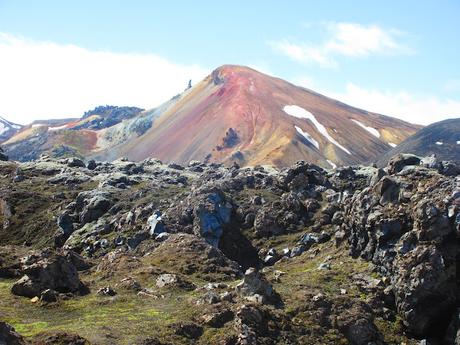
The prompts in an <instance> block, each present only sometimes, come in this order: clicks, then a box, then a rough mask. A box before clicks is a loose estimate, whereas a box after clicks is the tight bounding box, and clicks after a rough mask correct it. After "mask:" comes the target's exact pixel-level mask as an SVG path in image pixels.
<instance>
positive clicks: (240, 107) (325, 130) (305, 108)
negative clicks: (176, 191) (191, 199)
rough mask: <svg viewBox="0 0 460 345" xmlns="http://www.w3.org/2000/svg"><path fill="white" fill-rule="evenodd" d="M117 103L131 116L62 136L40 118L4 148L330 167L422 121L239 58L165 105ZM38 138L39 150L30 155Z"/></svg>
mask: <svg viewBox="0 0 460 345" xmlns="http://www.w3.org/2000/svg"><path fill="white" fill-rule="evenodd" d="M293 107H294V108H293ZM102 108H104V107H101V109H102ZM111 109H112V108H110V109H108V108H107V109H106V110H107V111H108V112H110V111H113V109H115V111H116V112H117V113H120V111H122V113H123V115H122V116H121V117H120V118H117V119H116V120H115V119H114V117H113V116H112V115H110V114H109V115H108V116H105V115H100V114H90V113H85V115H84V116H83V117H82V118H80V119H78V120H75V121H73V122H69V123H68V124H67V125H62V128H59V126H56V127H57V128H53V130H54V133H50V131H49V130H48V129H47V128H46V127H43V128H41V129H40V130H38V129H36V128H32V129H31V127H34V126H35V127H38V126H39V123H37V124H35V125H32V126H28V127H26V128H25V129H24V130H23V131H21V132H20V133H18V134H17V135H15V137H13V138H11V139H9V140H8V141H6V142H5V143H4V145H5V149H6V151H7V152H8V154H9V155H10V157H12V159H16V160H29V159H34V158H35V159H36V158H38V156H39V155H40V154H41V153H47V154H51V155H54V156H56V155H58V156H59V155H61V156H62V155H64V156H65V155H71V154H72V155H76V156H79V157H81V158H87V159H89V158H96V159H102V160H113V159H117V158H120V157H123V156H127V157H128V158H129V159H132V160H143V159H146V158H153V157H154V158H159V159H162V160H164V161H170V162H171V161H175V162H177V163H181V164H186V163H188V162H189V161H191V160H201V161H206V162H222V163H226V164H231V163H232V162H237V163H238V164H240V165H258V164H272V165H276V166H287V165H290V164H292V163H294V162H295V161H297V160H307V161H310V162H313V163H315V164H319V165H320V166H322V167H325V168H331V167H335V166H339V165H350V164H358V163H363V162H367V161H372V160H375V159H377V157H378V156H380V155H381V154H383V153H384V152H386V151H388V150H389V149H390V148H391V147H390V145H395V144H397V143H399V142H401V141H403V140H404V139H405V138H406V137H408V136H409V135H411V134H413V133H415V132H416V131H417V130H418V129H419V128H420V126H418V125H413V124H409V123H407V122H404V121H402V120H398V119H395V118H391V117H388V116H385V115H380V114H376V113H371V112H368V111H365V110H362V109H358V108H354V107H352V106H349V105H346V104H345V103H342V102H340V101H336V100H333V99H331V98H329V97H327V96H323V95H321V94H319V93H317V92H315V91H313V90H309V89H306V88H303V87H298V86H295V85H294V84H292V83H290V82H287V81H284V80H282V79H280V78H277V77H271V76H268V75H266V74H263V73H260V72H258V71H256V70H254V69H252V68H249V67H245V66H237V65H223V66H221V67H219V68H217V69H215V70H214V71H212V72H211V73H210V74H209V75H208V76H207V77H206V78H204V79H203V80H202V81H201V82H199V83H198V84H196V85H195V86H193V87H192V88H187V89H186V90H185V91H184V92H182V93H181V94H179V95H176V96H174V97H173V98H171V99H170V100H169V101H167V102H165V103H164V104H162V105H160V106H159V107H157V108H154V109H151V110H143V109H140V108H136V107H113V109H112V110H111ZM289 109H291V110H292V109H295V110H294V113H292V111H291V113H289ZM102 110H103V109H102ZM299 111H300V112H302V114H303V115H301V116H300V117H299V116H297V115H296V112H297V113H298V112H299ZM27 131H28V132H27ZM31 143H32V144H33V145H34V149H35V151H34V154H33V155H26V153H25V150H27V148H29V147H30V144H31ZM312 143H313V144H312ZM56 147H59V148H60V149H58V150H56ZM61 147H62V148H63V149H61Z"/></svg>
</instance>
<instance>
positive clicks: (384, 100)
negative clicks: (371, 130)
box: [324, 83, 460, 125]
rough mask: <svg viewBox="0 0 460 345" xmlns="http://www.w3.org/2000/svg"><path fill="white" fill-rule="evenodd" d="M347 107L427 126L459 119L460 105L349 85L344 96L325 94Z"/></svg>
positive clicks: (341, 94) (406, 93) (343, 93)
mask: <svg viewBox="0 0 460 345" xmlns="http://www.w3.org/2000/svg"><path fill="white" fill-rule="evenodd" d="M324 94H325V95H327V96H329V97H332V98H334V99H337V100H340V101H342V102H344V103H346V104H349V105H352V106H355V107H358V108H361V109H365V110H367V111H372V112H376V113H380V114H384V115H389V116H393V117H397V118H400V119H402V120H405V121H408V122H411V123H417V124H422V125H428V124H430V123H433V122H437V121H441V120H444V119H447V118H458V117H460V101H457V100H453V99H440V98H437V97H422V96H415V95H412V94H410V93H409V92H407V91H398V92H384V91H380V90H368V89H365V88H361V87H359V86H357V85H355V84H352V83H349V84H347V86H346V89H345V92H342V93H337V92H327V91H326V92H324Z"/></svg>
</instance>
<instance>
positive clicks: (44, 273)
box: [11, 254, 87, 298]
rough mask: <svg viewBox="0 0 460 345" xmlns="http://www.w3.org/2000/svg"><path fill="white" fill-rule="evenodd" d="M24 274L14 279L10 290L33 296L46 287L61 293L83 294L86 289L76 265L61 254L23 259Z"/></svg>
mask: <svg viewBox="0 0 460 345" xmlns="http://www.w3.org/2000/svg"><path fill="white" fill-rule="evenodd" d="M22 271H23V272H24V276H23V277H22V278H21V279H19V280H18V281H16V282H15V283H14V284H13V286H12V288H11V292H12V293H13V294H15V295H18V296H25V297H30V298H32V297H35V296H40V295H41V293H42V292H43V291H45V290H47V289H51V290H55V291H57V292H61V293H68V292H70V293H77V294H84V293H85V292H86V291H87V288H86V287H85V285H84V284H83V283H82V282H81V281H80V278H79V275H78V271H77V269H76V267H75V266H74V265H73V264H72V263H71V262H69V260H68V259H67V258H66V257H65V256H62V255H55V254H50V255H46V254H45V255H43V256H41V257H38V258H35V257H28V258H26V259H25V260H24V263H23V267H22Z"/></svg>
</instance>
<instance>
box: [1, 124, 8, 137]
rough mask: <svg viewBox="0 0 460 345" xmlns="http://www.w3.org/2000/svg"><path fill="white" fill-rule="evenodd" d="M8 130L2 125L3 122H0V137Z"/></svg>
mask: <svg viewBox="0 0 460 345" xmlns="http://www.w3.org/2000/svg"><path fill="white" fill-rule="evenodd" d="M7 130H8V128H7V127H6V126H5V125H4V123H3V122H0V135H2V134H3V133H5V132H6V131H7Z"/></svg>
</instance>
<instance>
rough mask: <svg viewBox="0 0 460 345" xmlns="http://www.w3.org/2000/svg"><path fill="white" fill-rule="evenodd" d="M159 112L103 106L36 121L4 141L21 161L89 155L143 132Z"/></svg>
mask: <svg viewBox="0 0 460 345" xmlns="http://www.w3.org/2000/svg"><path fill="white" fill-rule="evenodd" d="M155 114H156V112H155V110H152V111H144V110H143V109H140V108H136V107H116V106H100V107H96V108H95V109H93V110H90V111H87V112H85V114H84V115H83V116H82V117H81V118H80V119H60V120H40V121H34V122H33V123H32V124H30V125H28V126H25V127H23V128H22V130H21V131H20V132H18V133H17V134H16V135H14V136H13V137H11V138H10V139H9V140H7V141H5V142H4V143H3V145H4V148H5V150H6V152H7V153H8V155H9V157H10V158H11V159H13V160H17V161H28V160H33V159H37V158H38V157H39V156H40V155H41V154H43V153H46V154H49V155H51V156H54V157H66V156H79V157H82V158H87V157H89V156H90V155H93V154H94V153H95V152H98V151H100V150H104V149H106V148H107V147H111V146H114V145H117V144H119V143H121V142H123V141H126V140H128V139H129V138H131V137H133V136H138V135H141V134H143V133H144V132H145V131H146V130H147V129H148V128H150V126H151V125H152V121H153V117H154V116H155ZM114 158H116V157H114Z"/></svg>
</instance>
